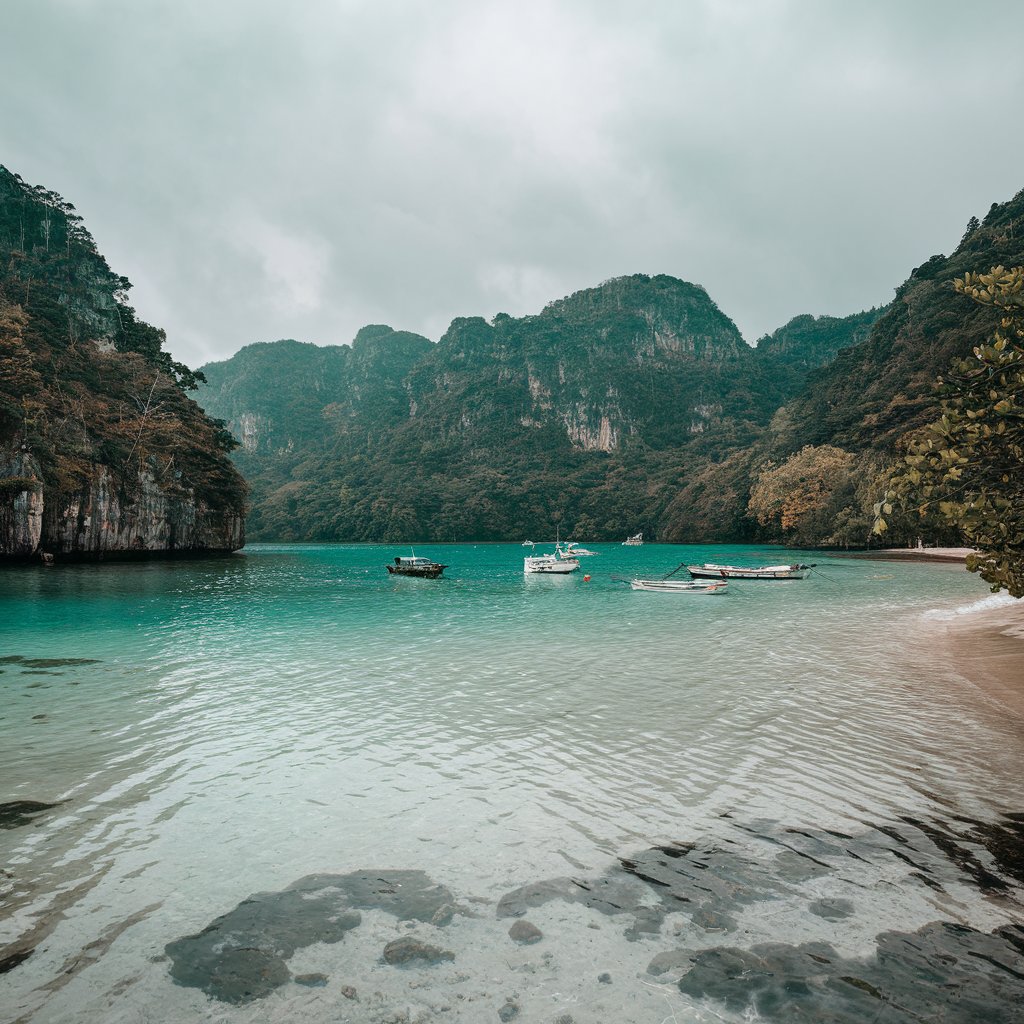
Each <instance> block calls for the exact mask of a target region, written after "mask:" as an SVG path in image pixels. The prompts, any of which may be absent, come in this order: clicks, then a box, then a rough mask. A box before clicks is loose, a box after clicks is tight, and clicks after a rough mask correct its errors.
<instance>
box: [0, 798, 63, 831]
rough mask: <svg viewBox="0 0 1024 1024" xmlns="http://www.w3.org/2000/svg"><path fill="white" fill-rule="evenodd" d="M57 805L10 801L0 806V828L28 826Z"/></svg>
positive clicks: (31, 801) (38, 801)
mask: <svg viewBox="0 0 1024 1024" xmlns="http://www.w3.org/2000/svg"><path fill="white" fill-rule="evenodd" d="M57 806H58V804H46V803H43V802H42V801H40V800H11V801H9V802H8V803H5V804H0V828H20V827H21V826H22V825H30V824H31V823H32V822H33V821H35V819H36V818H37V817H38V816H39V815H40V814H42V813H43V811H48V810H50V809H51V808H53V807H57Z"/></svg>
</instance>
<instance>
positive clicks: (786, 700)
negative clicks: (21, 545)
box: [0, 544, 1024, 1024]
mask: <svg viewBox="0 0 1024 1024" xmlns="http://www.w3.org/2000/svg"><path fill="white" fill-rule="evenodd" d="M588 546H589V547H591V548H593V549H594V550H597V551H598V552H599V554H598V555H596V556H595V557H592V558H584V559H583V560H582V562H583V570H582V571H581V572H579V573H576V574H573V575H572V576H568V577H562V578H550V577H535V576H524V574H523V572H522V557H523V555H524V554H526V553H527V551H528V549H525V548H523V547H521V546H519V545H497V544H496V545H436V546H429V547H428V546H424V547H423V548H422V549H420V548H417V550H416V553H417V554H420V555H427V556H430V557H435V558H437V559H438V560H440V561H442V562H445V563H447V564H448V565H449V568H448V569H447V570H446V572H445V576H444V577H443V578H442V579H440V580H436V581H429V580H415V579H408V578H396V577H391V576H388V575H387V574H386V572H385V570H384V565H385V563H386V562H388V561H390V560H391V559H392V557H393V556H394V555H395V554H407V553H408V549H406V548H396V547H385V546H368V545H350V546H347V545H253V546H251V547H249V548H247V549H245V551H244V552H242V553H240V554H238V555H236V556H233V557H230V558H225V559H215V560H210V561H202V562H162V563H157V562H144V563H143V562H140V563H129V564H108V565H81V566H75V565H68V566H59V567H56V568H54V569H43V568H35V567H32V568H25V569H15V570H8V571H5V572H4V574H3V575H2V576H0V671H2V674H0V692H2V695H3V704H2V711H0V740H2V743H0V787H2V788H0V803H3V804H4V805H5V806H7V807H9V808H13V810H11V812H10V813H9V814H8V816H7V817H6V818H5V819H4V821H5V827H3V828H0V855H2V862H3V865H4V866H5V871H6V874H5V875H4V876H3V878H2V879H0V899H2V903H0V915H2V916H0V960H3V959H4V958H5V957H6V958H7V963H8V965H9V969H8V970H7V971H6V973H3V974H0V995H2V997H3V998H2V1000H0V1006H2V1007H5V1008H6V1009H7V1011H8V1012H9V1013H10V1019H11V1020H31V1021H40V1022H42V1021H80V1020H104V1021H106V1020H124V1021H136V1020H161V1021H182V1022H184V1021H194V1020H218V1021H219V1020H225V1021H231V1020H240V1021H241V1020H245V1021H250V1020H251V1021H262V1020H267V1021H271V1020H273V1021H279V1020H296V1021H298V1020H310V1021H334V1020H352V1021H380V1022H384V1021H399V1020H403V1021H423V1022H427V1021H434V1020H438V1021H440V1020H457V1021H463V1020H464V1021H480V1020H494V1019H513V1018H518V1019H520V1020H538V1021H549V1020H550V1021H554V1020H557V1019H559V1018H560V1017H565V1016H566V1015H568V1016H570V1017H571V1018H572V1019H573V1020H574V1021H575V1022H577V1024H580V1022H585V1021H624V1022H629V1021H637V1022H639V1021H662V1020H665V1019H668V1020H676V1021H679V1022H682V1021H702V1020H722V1019H724V1020H742V1019H750V1014H751V1013H755V1014H757V1015H759V1016H760V1017H761V1018H763V1019H779V1020H785V1019H794V1018H793V1014H794V1012H797V1011H796V1010H794V1007H797V1008H798V1009H799V1008H801V1007H802V1008H803V1011H806V1012H811V1013H812V1015H811V1016H808V1017H806V1018H805V1019H835V1020H845V1019H847V1018H846V1017H843V1016H841V1014H843V1013H847V1014H851V1015H852V1016H850V1017H849V1019H850V1020H856V1019H864V1017H863V1012H864V1006H862V1005H861V1004H862V1003H863V1004H864V1005H867V1006H875V1007H876V1008H877V1007H881V1006H883V1005H884V1006H886V1007H888V1008H889V1009H888V1011H887V1012H889V1013H890V1014H895V1015H894V1016H892V1017H891V1019H892V1020H902V1019H904V1018H903V1017H900V1016H899V1015H898V1014H899V1013H900V1012H903V1010H900V1009H896V1008H894V1007H903V1008H906V1007H910V1010H909V1011H907V1012H912V1013H918V1014H925V1013H927V1012H931V1013H937V1012H939V1010H942V1008H943V1007H942V1006H938V1009H936V1006H933V1005H932V1004H931V1003H930V1002H929V1000H931V999H934V998H936V997H934V996H930V995H928V994H927V993H926V988H925V986H924V985H923V984H922V983H921V976H922V973H927V972H926V971H924V968H923V967H922V966H921V963H919V962H917V961H914V959H913V957H912V956H911V955H910V953H909V952H908V950H909V949H911V948H915V949H918V950H924V951H925V952H924V953H921V954H919V956H920V957H924V960H925V961H926V964H927V967H928V970H933V971H939V972H940V975H939V976H940V982H941V981H942V980H943V979H944V980H945V982H946V983H947V984H946V988H947V990H949V989H952V988H955V989H956V991H957V992H958V993H959V996H958V999H959V1000H960V1001H959V1002H958V1004H957V1006H958V1012H960V1013H961V1016H958V1017H949V1019H956V1020H973V1019H978V1020H981V1019H984V1020H986V1021H997V1020H1000V1019H1003V1018H1001V1017H1000V1016H999V1015H1000V1013H1009V1007H1010V1005H1011V1004H1010V1003H1009V1002H1008V998H1009V995H1010V994H1012V993H1016V994H1017V996H1018V997H1019V998H1024V994H1022V993H1024V990H1022V989H1021V987H1020V981H1019V972H1018V975H1017V976H1015V975H1014V973H1013V972H1014V970H1015V969H1016V968H1014V966H1013V961H1012V957H1013V956H1014V949H1015V948H1016V947H1015V946H1014V944H1013V942H1014V941H1015V936H1016V935H1017V934H1018V932H1020V934H1021V935H1022V936H1024V931H1021V930H1020V924H1021V914H1020V908H1021V903H1020V897H1021V891H1020V883H1021V878H1020V877H1019V876H1018V874H1017V873H1015V872H1016V871H1017V869H1018V867H1019V865H1015V863H1014V861H1013V859H1012V856H1010V855H1009V854H1008V853H1007V851H1008V850H1011V849H1012V848H1013V843H1014V842H1015V841H1016V842H1018V843H1019V838H1020V834H1019V831H1018V823H1019V821H1020V820H1021V819H1019V817H1015V815H1019V812H1020V811H1021V810H1022V809H1024V800H1022V796H1024V792H1022V791H1024V780H1022V777H1021V773H1020V770H1019V769H1020V765H1021V764H1022V763H1024V758H1022V753H1024V731H1022V729H1021V725H1020V722H1019V720H1017V719H1014V718H1012V717H1011V716H1008V715H1007V714H1006V713H1005V709H1003V708H1002V707H1001V706H999V705H998V704H996V703H995V702H993V701H992V700H990V699H988V698H987V697H985V696H984V695H983V694H982V693H980V692H979V691H978V690H976V689H975V688H974V687H973V686H972V685H971V684H970V682H969V681H968V680H965V679H963V678H961V677H960V676H959V675H958V674H957V673H956V671H955V670H954V669H953V668H952V666H951V664H950V661H949V658H948V655H947V652H946V651H944V649H943V648H942V647H941V645H939V644H937V643H936V642H935V634H934V632H933V631H931V630H930V629H929V621H930V619H934V617H936V616H941V615H949V614H955V613H956V612H957V610H958V609H963V608H966V607H969V606H972V605H976V604H978V603H984V602H986V601H991V600H993V599H991V598H989V597H987V596H986V595H987V590H986V588H985V586H984V584H983V583H981V582H980V581H979V580H978V579H977V578H976V577H973V576H971V575H970V574H968V573H966V572H965V571H964V570H963V569H962V567H958V566H955V565H943V564H918V563H899V562H893V563H882V562H874V561H865V560H859V559H858V560H855V559H843V558H839V557H837V556H835V555H831V554H827V553H817V554H809V553H807V552H786V551H780V550H779V549H770V548H741V547H684V546H673V545H645V546H644V547H641V548H628V547H623V546H622V545H588ZM705 560H707V561H717V562H728V561H736V560H742V561H746V562H754V563H764V562H772V563H775V562H779V561H790V560H793V561H797V560H799V561H813V562H816V563H817V569H816V571H815V573H813V574H812V575H811V576H810V578H808V579H807V580H804V581H793V582H784V583H774V582H773V583H765V582H748V583H740V582H736V583H733V584H731V585H730V587H729V592H728V593H727V594H725V595H723V596H715V597H693V596H679V595H665V594H649V593H638V592H633V591H631V590H630V589H629V587H628V586H627V585H625V584H624V583H623V582H622V581H621V579H619V578H617V577H629V576H631V575H634V574H637V573H639V574H658V575H661V574H665V573H667V572H669V571H671V570H673V569H675V568H676V567H677V566H678V565H679V564H680V563H683V562H694V561H696V562H703V561H705ZM585 574H586V575H588V576H589V577H590V578H589V580H586V579H584V575H585ZM311 877H312V878H313V881H312V882H309V881H307V882H302V880H304V879H307V880H308V879H310V878H311ZM297 883H299V884H298V886H297V888H296V884H297ZM254 895H255V896H256V897H257V898H256V899H255V900H254V901H252V902H250V903H248V904H247V903H246V901H247V900H250V898H251V897H253V896H254ZM241 907H246V908H248V909H246V910H240V909H239V908H241ZM428 909H429V910H430V913H429V914H428V913H426V910H428ZM246 914H249V917H248V918H246V917H245V915H246ZM346 914H348V915H352V914H358V915H359V918H358V921H357V923H355V924H352V921H355V920H356V919H355V918H354V917H345V916H344V915H346ZM317 915H319V916H317ZM517 917H518V918H525V919H527V920H528V921H529V922H531V923H532V924H533V925H534V926H535V927H536V928H537V929H539V931H540V932H541V933H542V936H543V937H542V938H541V939H540V941H538V942H536V943H530V944H522V945H521V944H519V943H517V942H516V941H514V940H513V939H512V938H510V937H509V935H508V931H509V926H510V925H511V924H512V923H513V921H514V920H515V919H516V918H517ZM346 922H347V923H346ZM343 925H344V927H343ZM211 926H212V931H211V932H210V933H209V934H210V935H212V936H213V939H212V940H210V941H209V942H207V941H206V940H198V939H195V938H194V937H195V936H199V935H200V934H201V933H202V932H203V930H204V929H207V928H208V927H211ZM332 928H333V929H334V930H333V931H332ZM1007 929H1011V930H1009V931H1008V930H1007ZM1012 929H1017V931H1012ZM403 936H406V937H412V938H414V939H416V940H417V941H420V942H421V943H422V944H423V945H424V946H428V945H433V946H435V947H437V948H438V949H441V950H444V951H446V952H449V953H451V954H452V956H453V959H451V960H448V959H442V960H438V961H437V962H427V960H424V959H422V958H421V959H415V958H414V959H413V960H412V961H411V962H408V963H405V964H403V965H398V966H396V965H395V964H393V963H389V962H388V961H387V960H386V959H384V958H383V957H382V954H383V951H384V949H385V947H386V946H387V945H388V943H389V942H392V941H394V940H395V939H397V938H401V937H403ZM906 936H911V937H912V938H910V939H905V938H904V937H906ZM204 943H206V944H205V945H204ZM894 949H895V950H897V951H896V952H893V950H894ZM245 950H249V951H250V952H248V953H246V952H244V951H245ZM252 950H256V951H257V952H256V953H253V952H251V951H252ZM1022 950H1024V945H1022V946H1021V948H1020V949H1018V950H1017V954H1016V955H1017V956H1018V958H1019V956H1020V952H1021V951H1022ZM240 951H241V952H240ZM880 951H881V953H882V957H881V959H880V958H879V953H880ZM229 954H230V955H229ZM915 955H918V954H915ZM745 957H753V958H754V959H753V960H750V961H749V962H748V961H747V960H745V959H744V958H745ZM226 958H227V959H226ZM729 958H731V959H729ZM737 958H738V959H737ZM755 961H756V964H755ZM822 961H824V962H822ZM726 962H728V963H731V964H732V965H733V967H731V968H727V967H723V964H726ZM694 963H696V964H697V966H696V967H695V968H694V969H693V970H690V971H689V973H688V974H687V973H685V972H686V971H687V970H689V969H690V968H691V967H692V965H693V964H694ZM883 963H885V964H889V965H890V966H889V967H886V968H885V969H883V967H882V966H880V964H883ZM893 963H895V964H897V965H898V966H897V967H896V968H893V967H892V966H891V965H892V964H893ZM993 963H995V964H1001V965H1003V966H1002V967H992V966H991V964H993ZM736 964H741V965H743V970H742V971H740V970H736V969H734V968H735V965H736ZM752 964H755V966H756V965H760V966H756V969H755V968H754V967H752V966H751V965H752ZM986 964H987V965H989V966H987V967H986V966H984V965H986ZM1004 968H1005V969H1004ZM744 972H745V973H744ZM758 972H760V973H758ZM887 972H888V973H887ZM741 975H742V978H741V977H740V976H741ZM1015 977H1016V980H1015ZM752 978H759V979H760V980H758V981H757V982H756V983H755V982H754V981H752V980H751V979H752ZM296 979H298V980H296ZM601 979H604V980H601ZM679 979H682V982H681V985H680V984H679ZM844 979H846V980H844ZM849 979H853V980H852V981H851V980H849ZM1014 986H1016V987H1015V988H1014ZM965 994H966V996H969V998H966V997H965ZM962 997H963V998H962ZM872 1001H873V1002H872ZM936 1005H937V1004H936ZM965 1006H969V1007H970V1011H969V1013H968V1014H967V1015H964V1007H965ZM815 1008H817V1009H815ZM819 1010H820V1013H819V1016H817V1017H815V1016H813V1013H818V1012H819ZM826 1013H829V1014H833V1016H832V1017H828V1016H824V1014H826ZM970 1014H975V1016H971V1015H970ZM886 1019H887V1020H888V1019H890V1018H888V1017H887V1018H886ZM906 1019H908V1020H910V1019H916V1018H914V1017H912V1016H908V1017H906ZM1005 1019H1006V1020H1012V1019H1013V1018H1012V1017H1011V1016H1005Z"/></svg>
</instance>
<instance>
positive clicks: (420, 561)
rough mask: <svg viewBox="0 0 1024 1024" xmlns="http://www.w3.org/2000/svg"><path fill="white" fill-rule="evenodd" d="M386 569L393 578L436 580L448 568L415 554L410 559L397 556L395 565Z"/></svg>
mask: <svg viewBox="0 0 1024 1024" xmlns="http://www.w3.org/2000/svg"><path fill="white" fill-rule="evenodd" d="M385 568H386V569H387V570H388V572H389V573H390V574H391V575H392V576H419V577H420V578H422V579H427V580H436V579H437V577H438V576H440V575H441V573H443V572H444V571H445V569H447V568H448V566H447V565H441V563H440V562H434V561H431V560H430V559H429V558H419V557H417V556H416V555H415V554H413V555H410V556H408V557H402V556H401V555H396V556H395V564H394V565H388V566H386V567H385Z"/></svg>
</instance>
